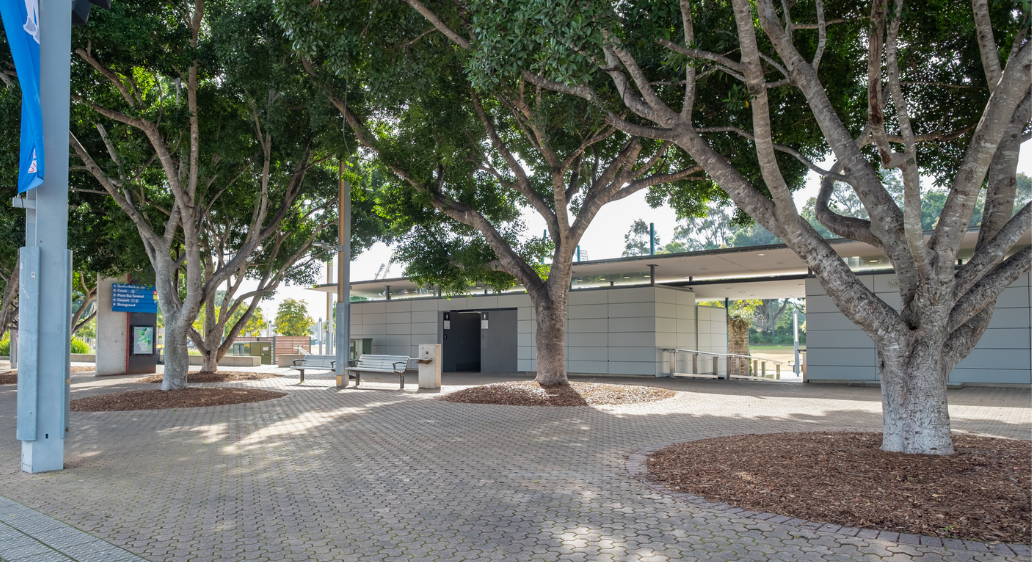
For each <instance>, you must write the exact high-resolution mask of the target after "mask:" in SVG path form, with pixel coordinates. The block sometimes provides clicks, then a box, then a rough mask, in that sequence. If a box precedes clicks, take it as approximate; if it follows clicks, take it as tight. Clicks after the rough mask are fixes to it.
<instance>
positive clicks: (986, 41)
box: [971, 0, 1003, 92]
mask: <svg viewBox="0 0 1032 562" xmlns="http://www.w3.org/2000/svg"><path fill="white" fill-rule="evenodd" d="M971 10H972V11H973V12H974V15H975V36H976V37H977V38H978V52H979V54H981V55H982V68H984V69H985V81H986V82H988V83H989V91H990V92H992V91H993V90H995V89H996V84H998V83H999V82H1000V77H1001V76H1003V69H1001V68H1000V53H999V48H998V47H997V46H996V39H995V38H994V37H993V22H992V21H990V19H989V2H988V0H971Z"/></svg>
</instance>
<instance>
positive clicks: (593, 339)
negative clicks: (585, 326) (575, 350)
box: [568, 332, 609, 347]
mask: <svg viewBox="0 0 1032 562" xmlns="http://www.w3.org/2000/svg"><path fill="white" fill-rule="evenodd" d="M568 340H569V344H570V346H571V347H573V346H577V347H606V346H608V345H609V334H605V333H602V332H573V333H570V334H569V337H568Z"/></svg>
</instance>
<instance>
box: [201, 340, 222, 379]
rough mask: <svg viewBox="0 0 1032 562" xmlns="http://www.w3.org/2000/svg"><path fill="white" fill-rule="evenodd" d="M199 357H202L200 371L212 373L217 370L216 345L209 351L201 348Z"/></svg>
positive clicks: (217, 353)
mask: <svg viewBox="0 0 1032 562" xmlns="http://www.w3.org/2000/svg"><path fill="white" fill-rule="evenodd" d="M201 357H202V358H203V360H202V362H201V370H202V371H205V372H211V373H214V372H215V371H218V370H219V358H218V357H219V350H218V347H217V346H216V348H215V349H212V350H211V351H206V350H203V349H202V350H201Z"/></svg>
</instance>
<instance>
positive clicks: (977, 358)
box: [957, 347, 1032, 370]
mask: <svg viewBox="0 0 1032 562" xmlns="http://www.w3.org/2000/svg"><path fill="white" fill-rule="evenodd" d="M1030 367H1032V365H1029V354H1028V350H1027V349H984V348H981V347H976V348H975V350H974V351H972V352H971V354H970V355H968V356H967V357H965V358H964V360H963V361H961V362H960V364H959V365H957V368H958V369H982V370H997V369H1002V370H1011V369H1028V368H1030Z"/></svg>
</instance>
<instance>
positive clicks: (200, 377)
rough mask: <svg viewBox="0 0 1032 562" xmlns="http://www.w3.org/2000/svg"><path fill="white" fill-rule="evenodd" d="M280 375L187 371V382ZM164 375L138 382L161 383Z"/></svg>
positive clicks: (249, 378)
mask: <svg viewBox="0 0 1032 562" xmlns="http://www.w3.org/2000/svg"><path fill="white" fill-rule="evenodd" d="M278 376H280V375H278V374H275V373H254V372H248V371H219V372H217V373H213V372H211V371H193V372H190V373H187V375H186V382H188V383H190V382H193V383H202V382H234V381H260V380H262V379H272V378H276V377H278ZM161 379H162V375H151V376H149V377H144V378H142V379H140V380H138V381H136V382H140V383H148V384H149V383H160V382H161Z"/></svg>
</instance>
